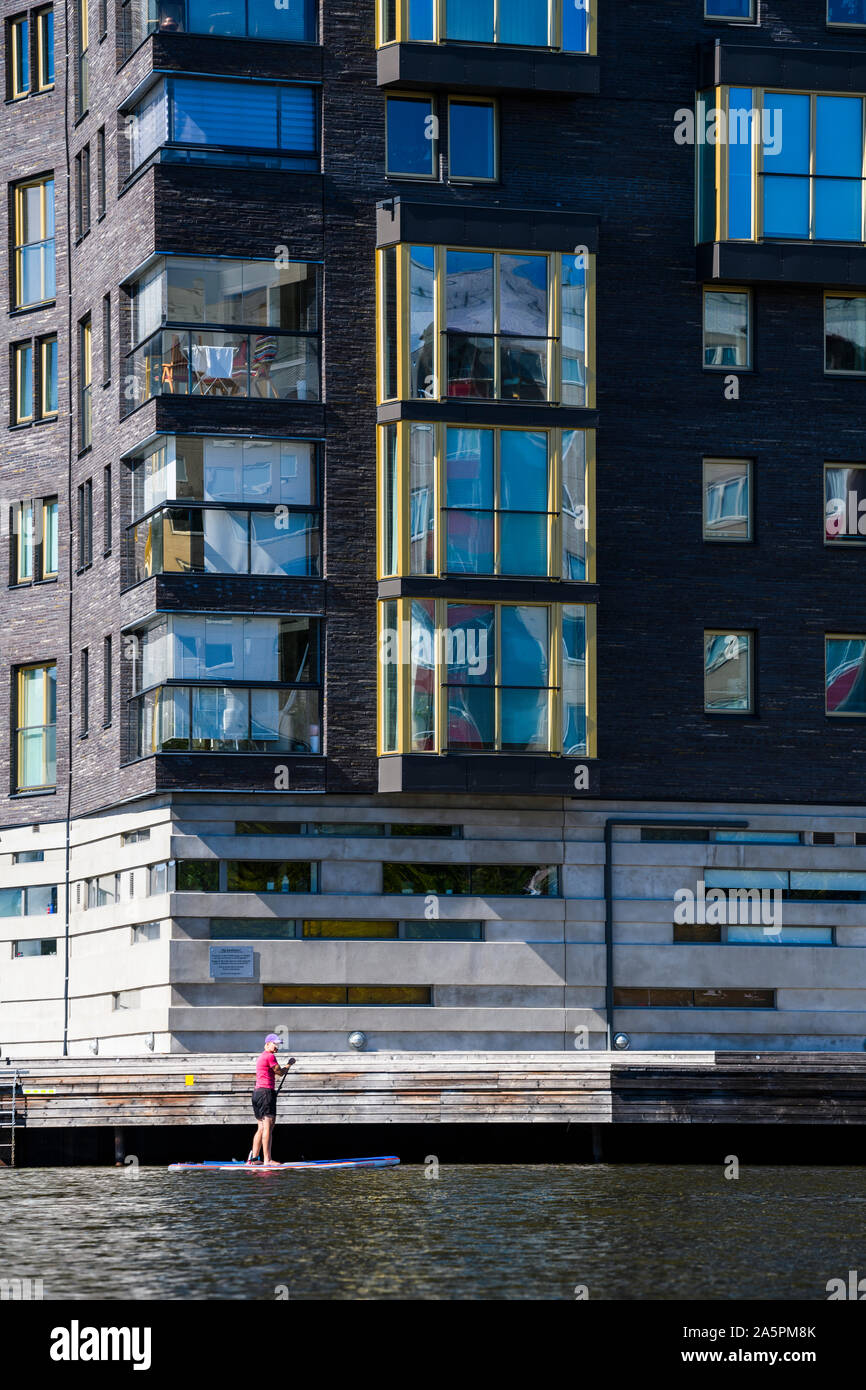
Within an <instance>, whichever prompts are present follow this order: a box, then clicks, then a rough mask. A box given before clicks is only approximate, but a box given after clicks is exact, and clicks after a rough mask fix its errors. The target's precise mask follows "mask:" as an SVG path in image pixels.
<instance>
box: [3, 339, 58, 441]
mask: <svg viewBox="0 0 866 1390" xmlns="http://www.w3.org/2000/svg"><path fill="white" fill-rule="evenodd" d="M10 398H11V403H12V424H13V425H29V424H31V423H32V421H33V420H35V419H38V420H49V419H51V418H52V417H54V416H55V415H56V414H57V338H56V337H55V336H54V335H53V334H52V335H51V337H48V338H37V339H36V340H35V343H34V340H32V339H28V340H27V341H25V342H23V343H15V344H13V347H12V391H11V397H10Z"/></svg>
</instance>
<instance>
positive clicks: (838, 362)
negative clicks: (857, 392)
mask: <svg viewBox="0 0 866 1390" xmlns="http://www.w3.org/2000/svg"><path fill="white" fill-rule="evenodd" d="M824 371H825V372H846V373H849V374H855V373H856V374H858V375H863V374H864V373H866V295H861V294H825V296H824Z"/></svg>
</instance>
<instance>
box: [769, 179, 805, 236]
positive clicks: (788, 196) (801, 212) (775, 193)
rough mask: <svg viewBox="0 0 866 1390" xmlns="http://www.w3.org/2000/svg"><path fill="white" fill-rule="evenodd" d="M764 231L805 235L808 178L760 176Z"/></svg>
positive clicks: (784, 234)
mask: <svg viewBox="0 0 866 1390" xmlns="http://www.w3.org/2000/svg"><path fill="white" fill-rule="evenodd" d="M764 235H765V236H771V237H772V236H775V237H808V235H809V180H808V179H791V178H787V177H782V178H768V179H765V180H764Z"/></svg>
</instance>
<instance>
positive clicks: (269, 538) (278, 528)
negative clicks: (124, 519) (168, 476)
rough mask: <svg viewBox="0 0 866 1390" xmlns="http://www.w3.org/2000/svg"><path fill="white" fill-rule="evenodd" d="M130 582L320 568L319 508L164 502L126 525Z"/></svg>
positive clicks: (293, 572)
mask: <svg viewBox="0 0 866 1390" xmlns="http://www.w3.org/2000/svg"><path fill="white" fill-rule="evenodd" d="M127 544H128V547H129V560H130V570H131V572H132V574H133V575H134V578H133V579H132V581H131V582H133V583H135V584H138V583H140V582H141V581H142V580H143V579H149V578H150V576H151V575H153V574H257V575H258V574H273V575H317V574H318V573H319V549H320V545H319V513H318V512H315V511H313V512H309V511H300V510H295V509H294V508H291V509H290V508H289V507H286V506H280V505H276V506H273V507H268V508H259V509H251V508H250V509H247V508H239V507H232V508H228V507H165V508H163V509H161V510H160V511H158V512H156V513H154V514H153V515H152V516H149V517H146V518H145V519H144V520H143V521H139V522H137V523H136V524H135V525H133V526H130V527H128V529H127Z"/></svg>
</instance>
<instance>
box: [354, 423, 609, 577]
mask: <svg viewBox="0 0 866 1390" xmlns="http://www.w3.org/2000/svg"><path fill="white" fill-rule="evenodd" d="M418 426H420V427H421V428H424V429H429V430H430V431H431V433H432V435H433V526H434V533H433V534H434V538H435V541H434V554H435V569H434V571H433V573H432V574H428V575H424V574H419V575H418V576H415V577H418V578H430V579H432V578H444V577H446V576H448V570H447V560H446V535H445V525H444V522H443V518H444V513H445V511H446V510H447V509H446V507H445V486H446V464H445V460H446V448H447V432H448V429H449V424H448V422H447V421H436V422H429V421H422V420H399V421H395V422H393V423H391V424H386V425H380V426H379V429H378V443H379V447H378V449H377V459H378V479H377V495H378V499H379V501H378V506H377V526H376V541H377V545H376V549H377V576H378V578H379V579H389V578H392V577H395V576H409V575H410V574H411V573H412V571H411V544H412V537H411V502H412V498H411V486H410V459H411V441H412V429H413V427H415V428H417V427H418ZM454 427H455V426H451V428H454ZM460 428H462V429H487V430H490V431H491V433H492V434H493V436H494V454H495V459H496V497H495V499H494V515H495V517H496V518H497V521H496V523H495V524H496V528H497V531H496V534H497V538H498V527H499V524H500V523H499V521H498V518H499V517H500V516H501V511H502V509H501V508H500V507H499V505H498V501H499V459H500V456H501V436H502V435H503V434H504V433H505V432H506V430H510V431H511V432H512V433H515V432H516V433H519V434H523V433H532V434H544V435H546V436H547V439H548V456H547V457H548V466H547V483H548V497H547V512H546V516H547V564H548V569H547V574H546V575H529V576H525V577H526V578H528V579H536V580H537V579H545V578H546V579H551V580H558V579H562V580H568V576H567V575H565V574H564V573H563V542H564V527H565V525H566V521H565V513H564V512H563V510H562V469H563V463H562V459H563V436H564V435H566V434H570V433H572V432H576V433H579V434H582V435H583V439H584V493H583V499H584V500H583V506H584V508H585V511H586V525H585V527H584V538H585V539H584V545H585V549H586V578H585V579H581V580H568V582H570V583H575V584H577V583H580V584H594V583H595V557H596V507H595V468H596V431H595V430H594V429H581V428H580V427H579V426H574V427H571V426H569V427H567V428H563V427H561V426H554V427H552V428H550V427H548V428H545V427H543V426H541V427H538V428H535V427H533V428H532V429H531V430H529V431H527V430H526V429H524V428H522V427H520V426H518V425H497V426H493V425H472V424H469V423H467V424H465V425H464V424H461V426H460ZM391 430H394V431H395V433H396V455H397V460H396V472H395V483H396V487H395V497H394V499H393V506H394V510H395V513H396V530H397V538H396V539H397V544H396V546H395V552H396V554H395V566H394V568H392V569H390V570H389V569H387V568H386V564H385V557H386V554H387V550H388V541H387V535H386V530H387V519H388V512H389V499H388V488H389V482H390V479H389V461H388V440H389V435H390V431H391ZM495 549H496V550H497V551H498V549H499V545H498V539H497V541H496V543H495ZM494 563H495V564H498V557H497V556H495V557H494ZM484 577H485V578H494V577H506V578H508V577H512V576H508V575H506V576H502V572H501V570H499V569H494V570H493V572H492V573H491V574H490V575H485V576H484ZM513 577H515V578H519V577H520V576H513Z"/></svg>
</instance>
